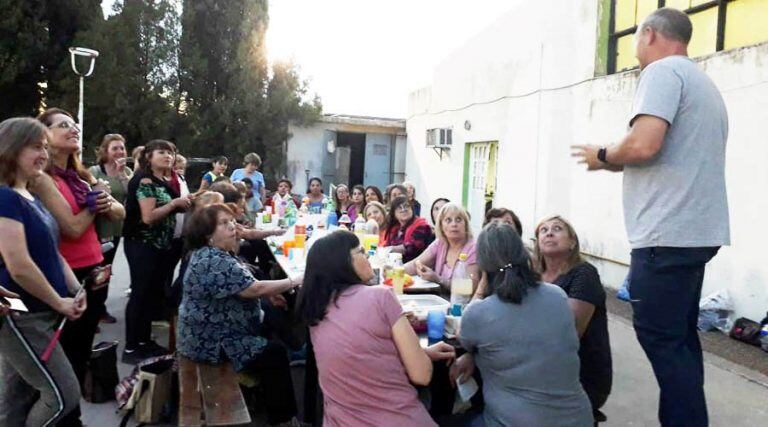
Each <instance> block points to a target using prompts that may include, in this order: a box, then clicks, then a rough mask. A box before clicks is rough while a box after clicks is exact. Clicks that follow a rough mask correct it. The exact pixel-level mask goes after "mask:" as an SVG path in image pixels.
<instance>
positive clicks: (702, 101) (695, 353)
mask: <svg viewBox="0 0 768 427" xmlns="http://www.w3.org/2000/svg"><path fill="white" fill-rule="evenodd" d="M691 33H692V27H691V21H690V20H689V19H688V16H687V15H685V14H684V13H683V12H680V11H678V10H675V9H669V8H663V9H659V10H657V11H655V12H653V13H652V14H651V15H650V16H648V18H646V19H645V21H644V22H643V23H642V24H641V25H640V26H639V27H638V29H637V33H636V40H637V50H636V54H637V59H638V60H639V62H640V68H641V70H642V72H641V74H640V81H639V84H638V87H637V92H636V94H635V98H634V101H633V104H632V115H631V118H630V121H629V126H630V128H629V131H628V133H627V135H626V136H624V138H623V139H622V140H621V141H620V142H618V143H616V144H613V145H610V146H607V147H597V146H592V145H585V146H575V147H573V149H574V153H573V156H574V157H577V158H579V159H580V161H579V163H584V164H586V165H587V168H588V170H590V171H592V170H600V169H606V170H611V171H621V170H623V171H624V190H623V194H624V220H625V223H626V227H627V234H628V235H629V242H630V244H631V246H632V256H631V259H632V261H631V266H630V273H629V274H630V276H629V291H630V296H631V298H632V307H633V310H634V319H633V321H634V327H635V333H636V334H637V339H638V341H639V342H640V345H641V346H642V347H643V350H645V354H646V355H647V356H648V359H649V360H650V362H651V365H652V366H653V371H654V373H655V375H656V380H657V381H658V384H659V388H660V389H661V395H660V399H659V419H660V421H661V424H662V425H664V426H683V425H684V426H706V425H707V422H708V420H707V406H706V400H705V398H704V364H703V359H702V352H701V344H700V343H699V337H698V334H697V332H696V319H697V317H698V314H699V298H700V296H701V286H702V281H703V279H704V267H705V265H706V263H707V262H708V261H709V260H710V259H712V257H713V256H715V254H716V253H717V251H718V249H719V247H720V246H722V245H728V244H730V232H729V219H728V200H727V197H726V190H725V145H726V140H727V138H728V116H727V113H726V109H725V104H724V102H723V99H722V97H721V96H720V92H719V91H718V90H717V87H715V84H714V83H713V82H712V80H710V78H709V77H708V76H707V75H706V74H704V72H702V71H701V70H700V69H699V67H698V66H697V65H696V63H695V62H693V61H692V60H691V59H690V58H688V52H687V45H688V42H689V41H690V39H691Z"/></svg>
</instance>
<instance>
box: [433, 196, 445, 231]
mask: <svg viewBox="0 0 768 427" xmlns="http://www.w3.org/2000/svg"><path fill="white" fill-rule="evenodd" d="M449 202H450V200H448V199H446V198H445V197H440V198H438V199H435V201H434V202H432V207H431V208H430V209H429V217H430V218H431V219H432V225H437V214H439V213H440V209H442V208H443V206H445V204H446V203H449Z"/></svg>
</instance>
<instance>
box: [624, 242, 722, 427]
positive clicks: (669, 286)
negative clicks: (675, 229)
mask: <svg viewBox="0 0 768 427" xmlns="http://www.w3.org/2000/svg"><path fill="white" fill-rule="evenodd" d="M718 249H719V248H718V247H702V248H672V247H651V248H639V249H633V250H632V263H631V266H630V272H629V293H630V298H631V300H632V307H633V309H634V319H633V320H634V326H635V333H636V334H637V339H638V341H639V342H640V345H641V346H642V347H643V350H645V354H646V355H647V356H648V359H649V360H650V362H651V365H652V366H653V372H654V374H655V375H656V380H657V381H658V383H659V388H660V389H661V394H660V398H659V420H660V421H661V423H662V425H664V426H706V425H707V423H708V421H707V403H706V400H705V398H704V363H703V357H702V353H701V343H700V342H699V336H698V333H697V330H696V323H697V318H698V316H699V299H700V298H701V286H702V282H703V280H704V266H705V265H706V263H707V262H708V261H709V260H710V259H712V257H714V256H715V254H717V251H718Z"/></svg>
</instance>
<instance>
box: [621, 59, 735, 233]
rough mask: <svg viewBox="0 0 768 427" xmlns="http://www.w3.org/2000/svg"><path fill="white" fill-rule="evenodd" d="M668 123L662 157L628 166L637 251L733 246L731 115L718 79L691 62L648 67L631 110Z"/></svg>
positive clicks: (628, 208)
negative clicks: (728, 160) (728, 164)
mask: <svg viewBox="0 0 768 427" xmlns="http://www.w3.org/2000/svg"><path fill="white" fill-rule="evenodd" d="M640 115H651V116H655V117H659V118H661V119H664V120H665V121H667V123H669V128H668V130H667V134H666V136H665V137H664V143H663V145H662V147H661V150H660V151H659V153H658V154H657V155H656V156H655V157H654V158H653V159H651V160H649V161H648V162H645V163H642V164H636V165H628V166H625V167H624V222H625V224H626V227H627V234H628V235H629V243H630V245H631V246H632V248H645V247H654V246H672V247H705V246H722V245H728V244H730V229H729V218H728V198H727V195H726V190H725V145H726V140H727V139H728V114H727V112H726V109H725V103H724V102H723V98H722V97H721V96H720V92H719V91H718V89H717V87H716V86H715V84H714V83H713V82H712V80H711V79H710V78H709V77H708V76H707V75H706V74H705V73H704V72H703V71H701V70H700V69H699V67H698V66H697V65H696V63H695V62H693V61H692V60H691V59H690V58H687V57H685V56H669V57H666V58H664V59H661V60H658V61H655V62H653V63H652V64H650V65H648V66H647V67H646V68H645V69H644V70H643V72H642V73H641V74H640V82H639V84H638V87H637V92H636V93H635V99H634V101H633V105H632V118H631V120H630V122H629V124H630V126H631V125H632V123H634V121H635V119H636V118H637V117H638V116H640Z"/></svg>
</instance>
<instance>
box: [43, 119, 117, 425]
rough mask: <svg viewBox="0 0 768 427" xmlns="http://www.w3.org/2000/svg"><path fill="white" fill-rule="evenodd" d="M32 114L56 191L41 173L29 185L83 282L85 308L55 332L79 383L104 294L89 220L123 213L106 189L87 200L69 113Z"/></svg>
mask: <svg viewBox="0 0 768 427" xmlns="http://www.w3.org/2000/svg"><path fill="white" fill-rule="evenodd" d="M37 120H38V121H40V122H41V123H43V124H44V125H45V126H46V127H47V128H48V130H49V131H50V142H49V146H48V150H49V152H50V158H51V163H50V165H49V168H48V169H47V170H46V172H48V176H50V177H51V178H53V184H54V185H55V188H56V191H53V189H52V187H51V185H50V179H49V178H48V177H47V176H44V177H41V179H38V182H37V183H36V185H35V191H37V192H38V194H39V195H40V197H41V199H42V201H43V204H45V205H46V207H47V208H48V209H49V210H50V211H51V213H52V214H53V216H54V217H55V218H56V221H57V222H58V223H59V226H60V228H61V230H62V236H61V240H60V243H59V251H60V252H61V255H62V256H63V257H64V259H65V260H66V261H67V264H68V265H69V267H70V268H71V269H72V271H73V272H74V273H75V276H76V277H77V280H78V281H79V282H80V283H83V286H84V288H85V294H86V301H87V309H86V311H85V312H84V313H83V315H82V316H81V317H80V318H79V319H77V320H75V321H69V322H67V323H66V326H65V327H64V331H63V332H62V335H61V345H62V347H63V348H64V352H65V353H66V355H67V358H68V359H69V361H70V363H71V364H72V368H73V369H74V371H75V375H77V379H78V381H79V382H80V386H81V387H82V386H83V385H84V383H85V372H86V369H87V366H88V361H89V360H90V358H91V348H92V346H93V339H94V336H95V335H96V328H97V326H98V324H99V319H101V317H102V315H103V314H104V301H106V298H107V288H106V286H101V287H99V284H96V283H94V280H93V278H94V277H95V273H94V271H95V269H96V267H99V264H101V262H102V261H103V260H104V256H103V255H102V252H101V243H100V242H99V238H98V236H97V234H96V227H95V224H94V221H95V218H96V216H98V215H105V216H106V217H108V218H110V219H115V220H120V219H122V218H123V217H125V210H124V209H123V207H122V205H121V204H120V203H119V202H118V201H116V200H115V199H114V198H112V197H111V196H110V195H109V192H108V191H102V194H101V197H100V198H94V199H92V200H89V197H88V193H89V192H90V191H91V190H92V187H91V186H92V185H95V184H96V180H95V179H94V178H93V176H92V175H91V174H90V172H88V171H87V170H86V169H85V168H84V167H83V165H82V163H80V159H79V157H78V155H77V153H78V150H79V146H78V137H79V135H80V128H79V126H78V125H77V124H76V123H75V121H74V118H73V117H72V115H71V114H70V113H68V112H67V111H64V110H61V109H58V108H49V109H47V110H45V111H44V112H43V113H41V114H40V115H39V116H38V117H37ZM55 193H58V195H57V194H55ZM62 199H63V200H62ZM62 202H64V203H62ZM68 230H69V231H68ZM79 415H80V411H79V408H76V409H75V410H74V411H72V412H71V413H70V414H69V415H67V416H66V417H65V418H64V419H62V420H61V421H60V422H59V425H64V426H68V425H80V422H79V420H78V418H79Z"/></svg>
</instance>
